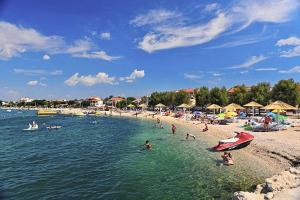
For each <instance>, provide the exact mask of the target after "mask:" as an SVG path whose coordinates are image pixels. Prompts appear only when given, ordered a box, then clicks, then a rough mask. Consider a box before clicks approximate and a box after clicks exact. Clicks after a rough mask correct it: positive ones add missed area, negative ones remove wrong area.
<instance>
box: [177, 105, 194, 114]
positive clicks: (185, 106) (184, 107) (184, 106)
mask: <svg viewBox="0 0 300 200" xmlns="http://www.w3.org/2000/svg"><path fill="white" fill-rule="evenodd" d="M177 107H178V108H182V109H183V111H184V112H185V109H189V108H191V106H189V105H187V104H185V103H183V104H181V105H180V106H177Z"/></svg>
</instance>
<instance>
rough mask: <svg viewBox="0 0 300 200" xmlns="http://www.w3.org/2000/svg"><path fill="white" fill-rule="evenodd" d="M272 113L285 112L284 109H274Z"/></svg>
mask: <svg viewBox="0 0 300 200" xmlns="http://www.w3.org/2000/svg"><path fill="white" fill-rule="evenodd" d="M272 112H273V113H283V112H284V110H282V109H274V110H272Z"/></svg>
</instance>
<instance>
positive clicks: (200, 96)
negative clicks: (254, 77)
mask: <svg viewBox="0 0 300 200" xmlns="http://www.w3.org/2000/svg"><path fill="white" fill-rule="evenodd" d="M194 94H195V95H194V98H196V106H199V107H201V108H205V107H206V106H207V105H209V104H218V105H220V106H225V105H227V104H229V103H237V104H239V105H244V104H246V103H249V102H250V101H256V102H258V103H260V104H262V105H267V104H268V103H270V102H272V101H276V100H281V101H284V102H286V103H288V104H291V105H294V106H295V105H299V104H300V92H299V83H296V82H295V81H294V80H293V79H288V80H280V81H278V82H277V83H276V84H275V85H274V86H273V87H271V84H270V83H267V82H262V83H258V84H257V85H253V86H251V87H246V86H245V85H240V86H236V87H234V89H233V91H231V92H229V91H227V89H226V88H225V87H214V88H211V89H209V88H207V87H200V88H198V89H195V92H194ZM190 98H192V96H191V95H188V94H187V93H185V92H154V93H152V94H151V96H150V99H149V105H150V106H154V105H156V104H158V103H163V104H165V105H166V106H172V105H175V106H178V105H179V104H182V103H189V102H190Z"/></svg>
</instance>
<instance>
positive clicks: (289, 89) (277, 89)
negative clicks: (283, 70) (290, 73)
mask: <svg viewBox="0 0 300 200" xmlns="http://www.w3.org/2000/svg"><path fill="white" fill-rule="evenodd" d="M272 100H273V101H276V100H280V101H283V102H286V103H288V104H291V105H294V106H295V105H297V104H299V103H300V94H299V90H298V84H297V83H296V82H295V81H294V80H293V79H288V80H280V81H278V82H277V83H276V84H275V85H274V87H273V89H272Z"/></svg>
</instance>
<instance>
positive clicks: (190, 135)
mask: <svg viewBox="0 0 300 200" xmlns="http://www.w3.org/2000/svg"><path fill="white" fill-rule="evenodd" d="M189 137H193V138H194V140H195V139H196V137H195V136H194V135H192V134H189V133H187V134H186V137H185V139H186V140H187V139H189Z"/></svg>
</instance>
